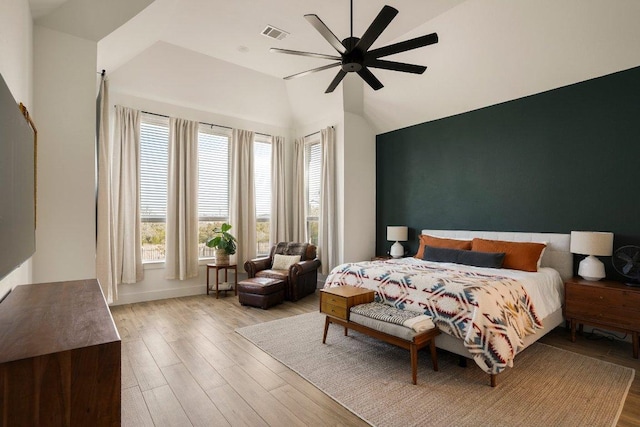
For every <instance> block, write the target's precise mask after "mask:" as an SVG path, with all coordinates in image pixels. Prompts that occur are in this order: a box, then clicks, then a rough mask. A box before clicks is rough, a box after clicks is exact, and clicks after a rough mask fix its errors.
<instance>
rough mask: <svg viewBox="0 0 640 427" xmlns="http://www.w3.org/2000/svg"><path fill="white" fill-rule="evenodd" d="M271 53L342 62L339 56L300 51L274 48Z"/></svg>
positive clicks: (270, 50)
mask: <svg viewBox="0 0 640 427" xmlns="http://www.w3.org/2000/svg"><path fill="white" fill-rule="evenodd" d="M269 52H275V53H286V54H287V55H298V56H308V57H311V58H320V59H333V60H335V61H340V60H341V59H342V58H340V57H339V56H335V55H325V54H323V53H311V52H301V51H299V50H289V49H278V48H277V47H272V48H271V49H269Z"/></svg>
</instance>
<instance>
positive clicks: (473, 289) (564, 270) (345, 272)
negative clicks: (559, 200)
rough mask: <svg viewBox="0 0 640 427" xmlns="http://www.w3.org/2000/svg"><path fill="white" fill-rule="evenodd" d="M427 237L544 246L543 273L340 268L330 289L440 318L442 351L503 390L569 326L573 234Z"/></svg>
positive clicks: (431, 266)
mask: <svg viewBox="0 0 640 427" xmlns="http://www.w3.org/2000/svg"><path fill="white" fill-rule="evenodd" d="M421 234H422V235H423V236H432V238H433V240H438V239H445V240H451V241H453V240H455V241H460V242H468V241H472V240H473V239H476V240H477V241H479V242H481V243H482V242H484V241H487V242H493V241H497V243H499V242H522V245H520V246H526V245H530V246H533V245H534V243H544V244H545V247H544V249H543V251H542V254H541V256H540V257H539V259H538V260H537V267H534V269H533V270H537V271H521V270H516V269H511V268H484V267H477V266H469V265H461V264H458V263H450V262H432V261H423V260H422V259H418V258H414V257H408V258H401V259H395V260H386V261H366V262H360V263H347V264H342V265H339V266H337V267H335V268H334V269H333V270H332V271H331V273H330V274H329V275H328V276H327V279H326V282H325V285H324V287H325V288H328V287H334V286H342V285H352V286H359V287H365V288H368V289H372V290H375V291H376V298H377V300H378V301H381V302H384V303H385V304H389V305H391V306H394V307H397V308H402V309H406V310H412V311H418V312H421V313H425V314H428V315H430V316H432V317H433V320H434V322H435V323H436V325H437V326H438V327H439V329H440V330H441V332H444V333H442V334H440V335H439V336H438V338H437V339H436V346H437V347H439V348H441V349H443V350H447V351H450V352H452V353H455V354H458V355H460V356H463V357H465V358H471V359H473V360H474V361H475V362H476V363H477V364H478V366H480V368H481V369H483V370H484V371H485V372H487V373H488V374H489V375H490V376H491V383H492V385H495V381H496V375H497V374H499V373H500V372H502V371H503V370H504V369H506V368H507V367H511V366H513V362H514V358H515V356H516V355H517V353H519V352H521V351H522V350H523V349H525V348H526V347H527V346H529V345H531V344H532V343H534V342H535V341H537V340H538V339H540V338H541V337H542V336H544V335H545V334H546V333H547V332H549V331H550V330H552V329H553V328H555V327H556V326H559V325H560V324H561V323H562V321H563V317H562V298H563V283H564V280H566V279H568V278H570V277H571V276H572V275H573V256H572V254H571V253H570V252H569V245H570V235H568V234H555V233H522V232H488V231H463V230H422V233H421ZM429 238H431V237H429ZM445 240H443V241H445ZM421 241H422V237H421ZM474 242H475V240H474ZM538 246H541V245H538ZM429 249H432V248H430V247H429ZM464 249H467V248H466V247H465V248H464ZM463 252H465V251H463ZM471 252H474V253H475V251H471ZM487 252H493V251H487ZM509 256H511V255H509ZM513 259H514V258H513V256H511V261H513ZM511 261H510V262H511ZM505 266H506V264H505ZM506 267H507V266H506Z"/></svg>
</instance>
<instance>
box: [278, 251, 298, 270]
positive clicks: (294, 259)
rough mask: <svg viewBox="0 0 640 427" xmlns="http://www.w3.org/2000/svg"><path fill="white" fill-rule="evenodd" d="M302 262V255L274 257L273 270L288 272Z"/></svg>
mask: <svg viewBox="0 0 640 427" xmlns="http://www.w3.org/2000/svg"><path fill="white" fill-rule="evenodd" d="M299 262H300V255H280V254H275V255H274V256H273V267H271V268H272V269H273V270H288V269H289V267H291V266H292V265H293V264H297V263H299Z"/></svg>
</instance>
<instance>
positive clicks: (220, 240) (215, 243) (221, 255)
mask: <svg viewBox="0 0 640 427" xmlns="http://www.w3.org/2000/svg"><path fill="white" fill-rule="evenodd" d="M229 230H231V226H230V225H229V224H227V223H226V222H225V223H223V224H222V225H221V226H220V228H214V229H213V232H214V236H213V237H212V238H210V239H209V240H207V243H206V245H207V246H208V247H210V248H214V249H215V252H214V256H215V260H216V264H218V265H225V264H229V255H233V254H235V253H236V238H235V237H233V236H232V235H231V233H229Z"/></svg>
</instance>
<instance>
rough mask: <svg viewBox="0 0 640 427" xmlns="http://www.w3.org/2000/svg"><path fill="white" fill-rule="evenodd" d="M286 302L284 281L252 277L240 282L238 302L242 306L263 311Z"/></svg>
mask: <svg viewBox="0 0 640 427" xmlns="http://www.w3.org/2000/svg"><path fill="white" fill-rule="evenodd" d="M283 300H284V281H282V280H280V279H270V278H267V277H252V278H250V279H246V280H242V281H240V282H238V301H239V302H240V304H242V305H250V306H252V307H260V308H262V309H263V310H266V309H267V308H269V307H271V306H274V305H276V304H280V303H281V302H282V301H283Z"/></svg>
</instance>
